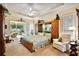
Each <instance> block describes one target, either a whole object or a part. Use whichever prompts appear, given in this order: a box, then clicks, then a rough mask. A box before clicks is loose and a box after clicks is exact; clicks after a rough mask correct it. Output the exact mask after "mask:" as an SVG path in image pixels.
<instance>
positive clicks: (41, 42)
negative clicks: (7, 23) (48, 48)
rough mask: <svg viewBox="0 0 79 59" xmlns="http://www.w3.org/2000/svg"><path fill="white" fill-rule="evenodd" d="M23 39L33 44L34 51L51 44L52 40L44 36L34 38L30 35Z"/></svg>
mask: <svg viewBox="0 0 79 59" xmlns="http://www.w3.org/2000/svg"><path fill="white" fill-rule="evenodd" d="M23 38H24V39H25V40H26V41H29V42H32V43H33V48H34V49H37V48H40V47H43V46H45V45H46V44H48V43H49V39H50V38H49V37H47V36H43V35H34V36H33V35H30V36H24V37H23Z"/></svg>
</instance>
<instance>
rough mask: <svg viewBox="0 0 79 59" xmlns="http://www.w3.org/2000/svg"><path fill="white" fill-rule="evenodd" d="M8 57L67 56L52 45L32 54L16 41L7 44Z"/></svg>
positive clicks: (6, 53)
mask: <svg viewBox="0 0 79 59" xmlns="http://www.w3.org/2000/svg"><path fill="white" fill-rule="evenodd" d="M5 55H6V56H67V54H66V53H63V52H60V51H59V50H57V49H55V48H53V47H52V45H48V46H45V47H43V48H40V49H38V50H37V51H36V52H33V53H31V52H30V51H29V50H28V49H26V48H25V47H24V46H23V45H21V44H20V42H19V41H17V40H15V41H12V42H11V43H7V44H6V52H5Z"/></svg>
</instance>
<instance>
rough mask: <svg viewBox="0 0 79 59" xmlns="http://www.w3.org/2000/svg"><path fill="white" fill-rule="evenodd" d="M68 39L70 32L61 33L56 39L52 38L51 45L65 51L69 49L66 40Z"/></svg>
mask: <svg viewBox="0 0 79 59" xmlns="http://www.w3.org/2000/svg"><path fill="white" fill-rule="evenodd" d="M69 41H70V34H67V33H66V34H61V37H59V38H58V39H53V44H52V45H53V47H54V48H56V49H58V50H60V51H62V52H66V51H67V50H68V49H69V46H68V42H69Z"/></svg>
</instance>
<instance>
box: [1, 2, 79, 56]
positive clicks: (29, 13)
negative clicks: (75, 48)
mask: <svg viewBox="0 0 79 59" xmlns="http://www.w3.org/2000/svg"><path fill="white" fill-rule="evenodd" d="M2 5H3V6H4V7H6V8H7V9H8V12H5V20H4V21H3V22H4V23H3V26H4V27H3V29H4V30H3V36H4V40H5V41H6V43H5V46H6V52H5V55H49V56H50V55H52V56H53V55H59V56H62V55H64V56H68V55H69V50H70V48H69V44H68V42H69V41H70V39H73V38H74V39H76V40H78V23H77V22H78V19H77V18H78V17H77V15H76V13H77V12H76V9H78V7H79V4H66V3H65V4H64V3H46V4H43V3H39V4H37V3H26V4H17V3H13V4H2ZM75 8H76V9H75ZM62 9H63V10H62ZM63 19H64V20H63ZM74 19H76V20H74ZM70 22H71V23H70ZM71 27H72V28H71ZM74 28H75V30H74ZM60 38H62V39H64V40H62V42H57V40H58V39H60ZM74 39H73V40H74ZM60 41H61V40H60ZM74 41H75V40H74ZM63 42H64V43H63ZM20 43H21V44H20ZM21 47H22V48H21ZM48 48H50V49H48ZM55 48H56V49H55ZM67 48H68V49H67ZM21 49H24V51H23V52H22V51H21ZM46 49H47V50H46ZM12 50H14V51H12ZM17 50H18V53H16V52H17ZM26 50H27V52H28V53H27V52H25V51H26ZM54 51H55V52H54ZM66 51H67V52H66ZM48 52H49V53H48ZM65 52H66V53H65Z"/></svg>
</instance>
